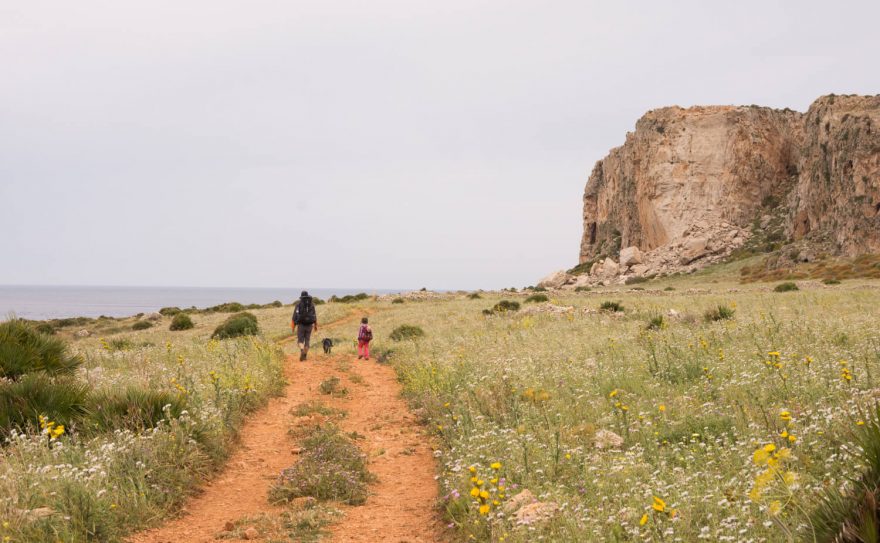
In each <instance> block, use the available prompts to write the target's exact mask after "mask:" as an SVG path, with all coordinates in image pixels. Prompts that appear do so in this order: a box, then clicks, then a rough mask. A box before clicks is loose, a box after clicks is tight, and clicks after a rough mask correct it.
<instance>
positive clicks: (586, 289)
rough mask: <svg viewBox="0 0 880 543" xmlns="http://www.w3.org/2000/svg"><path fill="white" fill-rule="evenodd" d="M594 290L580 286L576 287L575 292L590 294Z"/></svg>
mask: <svg viewBox="0 0 880 543" xmlns="http://www.w3.org/2000/svg"><path fill="white" fill-rule="evenodd" d="M591 290H592V289H591V288H590V287H585V286H580V287H574V291H575V292H590V291H591Z"/></svg>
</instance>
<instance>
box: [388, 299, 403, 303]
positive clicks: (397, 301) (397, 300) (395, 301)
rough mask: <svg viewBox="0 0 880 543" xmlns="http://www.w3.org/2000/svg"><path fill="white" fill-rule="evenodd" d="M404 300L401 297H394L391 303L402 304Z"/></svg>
mask: <svg viewBox="0 0 880 543" xmlns="http://www.w3.org/2000/svg"><path fill="white" fill-rule="evenodd" d="M404 301H405V300H404V299H403V298H395V299H393V300H391V303H392V304H402V303H404Z"/></svg>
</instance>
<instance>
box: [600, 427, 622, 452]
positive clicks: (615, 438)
mask: <svg viewBox="0 0 880 543" xmlns="http://www.w3.org/2000/svg"><path fill="white" fill-rule="evenodd" d="M622 445H623V438H622V437H620V436H619V435H617V434H615V433H614V432H612V431H611V430H599V431H598V432H596V435H594V436H593V446H594V447H596V448H597V449H599V450H602V449H617V448H620V447H621V446H622Z"/></svg>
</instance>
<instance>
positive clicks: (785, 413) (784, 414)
mask: <svg viewBox="0 0 880 543" xmlns="http://www.w3.org/2000/svg"><path fill="white" fill-rule="evenodd" d="M779 418H781V419H782V420H783V421H784V422H791V413H789V412H788V411H783V412H782V413H779Z"/></svg>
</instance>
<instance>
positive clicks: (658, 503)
mask: <svg viewBox="0 0 880 543" xmlns="http://www.w3.org/2000/svg"><path fill="white" fill-rule="evenodd" d="M651 509H653V510H654V511H657V512H658V513H662V512H664V511H666V502H665V501H663V500H661V499H660V498H658V497H657V496H654V503H653V504H651Z"/></svg>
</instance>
